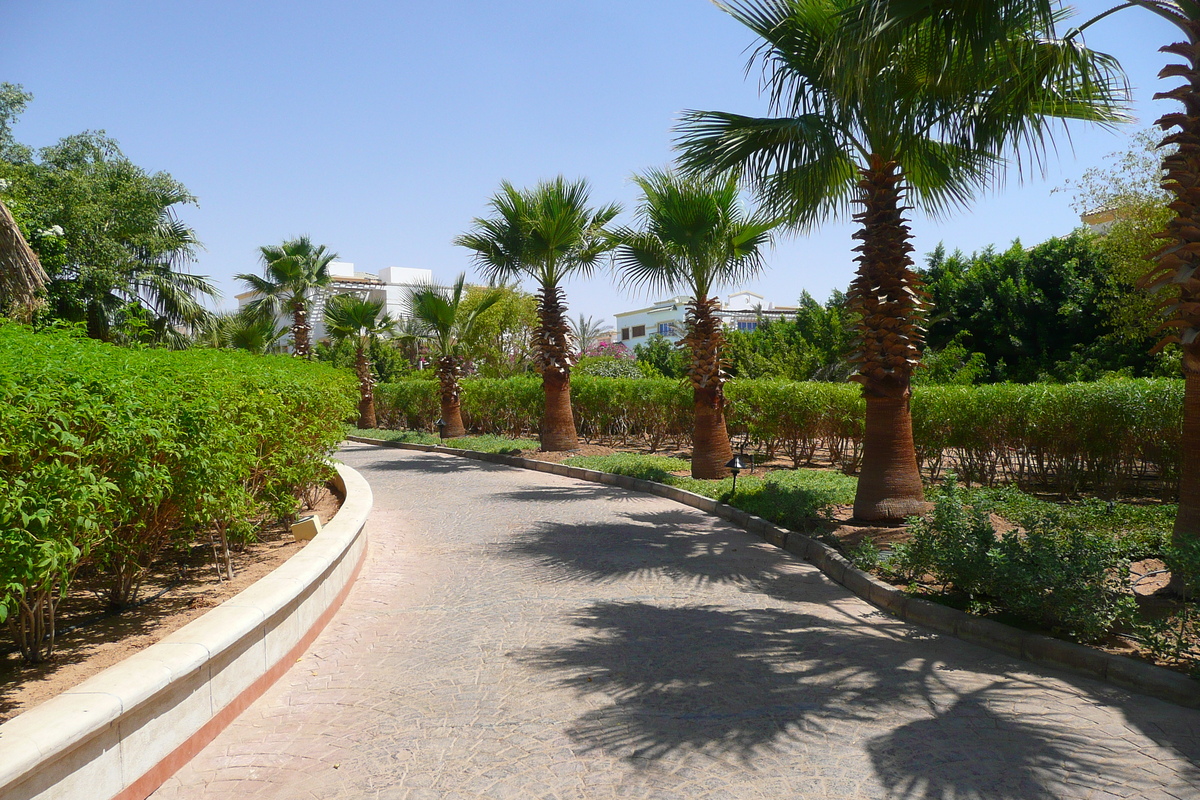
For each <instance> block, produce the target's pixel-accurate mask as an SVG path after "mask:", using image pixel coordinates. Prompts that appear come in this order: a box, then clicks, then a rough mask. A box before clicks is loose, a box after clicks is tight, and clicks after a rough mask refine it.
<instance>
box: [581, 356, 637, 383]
mask: <svg viewBox="0 0 1200 800" xmlns="http://www.w3.org/2000/svg"><path fill="white" fill-rule="evenodd" d="M574 374H575V375H577V376H578V375H595V376H596V377H598V378H629V379H632V380H638V379H640V378H644V377H645V375H643V374H642V371H641V370H640V369H638V365H637V364H636V363H634V361H633V360H632V359H628V358H617V357H616V356H584V357H583V358H581V359H579V361H578V362H576V364H575V372H574Z"/></svg>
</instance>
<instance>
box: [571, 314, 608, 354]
mask: <svg viewBox="0 0 1200 800" xmlns="http://www.w3.org/2000/svg"><path fill="white" fill-rule="evenodd" d="M569 324H570V326H571V341H573V342H574V343H575V349H576V350H577V351H578V352H579V354H580V355H583V354H584V353H586V352H587V351H588V350H591V349H592V348H593V347H595V346H596V343H597V342H599V341H600V334H602V333H604V326H603V325H601V324H600V321H599V320H597V319H596V318H595V317H585V316H584V315H583V314H580V315H579V317H578V318H576V319H573V320H570V321H569Z"/></svg>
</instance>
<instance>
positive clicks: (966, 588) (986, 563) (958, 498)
mask: <svg viewBox="0 0 1200 800" xmlns="http://www.w3.org/2000/svg"><path fill="white" fill-rule="evenodd" d="M909 530H910V532H911V534H912V539H911V540H910V541H909V543H908V544H906V545H903V546H900V547H897V550H896V556H894V557H893V559H892V561H891V564H892V569H894V570H896V571H897V572H898V573H900V574H901V575H903V576H904V577H906V578H908V579H910V580H912V579H918V578H920V577H922V576H923V575H926V574H928V575H931V576H933V578H934V580H935V581H937V582H938V583H941V584H943V585H946V586H953V587H955V588H956V589H958V590H959V591H961V592H963V593H965V594H966V595H968V596H969V597H970V598H972V599H973V600H974V599H975V598H978V597H980V596H982V595H986V594H989V593H990V591H991V589H992V570H991V563H990V553H991V551H992V549H993V548H994V547H995V545H996V531H995V529H994V528H993V527H992V523H991V520H990V519H989V518H988V515H987V512H986V511H985V510H983V509H982V508H980V507H978V506H975V507H968V506H967V505H965V503H964V497H963V492H962V489H961V488H960V487H959V486H958V481H957V480H956V477H955V475H954V473H953V472H951V473H948V474H947V476H946V481H945V483H944V484H943V488H942V491H941V492H940V493H939V495H938V497H937V499H936V500H935V502H934V507H933V513H932V514H930V516H929V518H928V519H924V518H917V519H914V520H913V521H912V524H911V526H910V528H909Z"/></svg>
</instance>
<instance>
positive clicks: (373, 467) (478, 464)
mask: <svg viewBox="0 0 1200 800" xmlns="http://www.w3.org/2000/svg"><path fill="white" fill-rule="evenodd" d="M414 452H415V453H416V454H414ZM356 469H358V470H360V471H362V472H366V473H370V472H429V473H436V474H447V473H452V472H480V471H483V472H499V471H502V470H505V469H511V468H510V467H505V466H504V465H502V464H491V463H488V462H486V461H476V460H474V459H469V458H458V457H450V458H447V457H446V456H435V455H426V454H424V453H421V452H420V451H408V454H406V455H405V456H404V458H397V459H394V460H386V461H384V460H378V461H374V462H372V463H370V464H363V465H362V466H359V467H356Z"/></svg>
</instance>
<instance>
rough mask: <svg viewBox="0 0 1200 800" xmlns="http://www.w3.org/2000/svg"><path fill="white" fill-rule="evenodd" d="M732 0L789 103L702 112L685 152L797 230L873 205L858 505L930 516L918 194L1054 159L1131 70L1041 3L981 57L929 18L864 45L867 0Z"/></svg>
mask: <svg viewBox="0 0 1200 800" xmlns="http://www.w3.org/2000/svg"><path fill="white" fill-rule="evenodd" d="M718 5H720V7H721V8H723V9H724V10H725V11H727V12H729V13H730V14H731V15H732V16H733V17H734V18H735V19H737V20H738V21H739V22H741V23H743V24H744V25H746V26H747V27H749V28H750V29H751V30H752V31H753V32H754V33H755V34H757V35H758V36H759V37H761V38H762V40H763V42H762V44H761V45H759V47H758V49H757V50H756V52H755V55H754V58H755V59H756V60H759V61H761V62H762V64H763V68H764V74H765V76H766V77H765V83H766V87H767V91H768V94H769V97H770V103H771V108H772V111H773V112H775V113H777V114H779V116H776V117H769V118H754V117H746V116H741V115H737V114H729V113H725V112H711V111H710V112H691V113H689V114H688V115H686V117H685V119H684V122H683V124H682V126H681V129H680V130H681V136H680V141H679V145H680V147H681V149H682V151H683V155H682V157H681V161H682V162H683V164H684V165H685V167H686V168H688V169H689V170H693V171H701V172H705V173H720V172H724V171H727V170H741V171H742V172H743V174H744V175H745V177H746V178H747V179H748V182H749V183H750V185H751V186H752V187H753V188H754V189H755V190H756V191H757V192H758V194H759V196H760V198H761V200H762V201H763V203H764V205H765V207H766V208H767V209H768V210H769V211H770V212H771V213H773V214H778V215H780V216H782V217H784V218H786V219H787V220H788V222H789V223H791V224H792V225H793V226H795V227H797V228H805V227H809V226H811V225H813V224H815V223H816V222H819V221H821V220H823V219H825V218H827V217H830V216H837V215H842V214H844V213H845V212H847V211H848V210H849V208H850V207H851V204H857V205H858V206H859V207H860V209H861V210H860V211H859V212H858V213H856V214H854V220H855V221H856V222H858V223H860V225H861V227H860V230H859V231H858V232H857V233H855V234H854V238H856V239H858V240H860V241H861V244H860V245H859V246H858V247H857V248H855V249H856V250H857V251H858V252H859V255H858V257H857V261H858V262H859V268H858V274H857V277H856V278H855V279H854V282H853V283H852V284H851V287H850V293H849V301H848V307H849V309H850V310H851V311H852V312H853V313H855V314H856V315H857V317H858V348H857V352H856V353H855V355H854V356H853V357H852V360H853V361H854V363H855V364H856V365H857V367H858V371H857V373H856V374H855V375H854V376H853V377H852V378H851V379H852V380H855V381H857V382H859V383H860V384H862V388H863V395H864V397H865V399H866V407H867V413H866V427H865V434H864V439H863V458H862V472H861V475H860V478H859V483H858V491H857V495H856V497H855V501H854V514H855V516H856V517H858V518H860V519H902V518H904V517H905V516H907V515H909V514H914V513H919V512H920V511H922V510H923V509H924V508H925V503H924V490H923V488H922V485H921V476H920V472H919V471H918V469H917V461H916V454H915V451H914V447H913V439H912V417H911V412H910V408H909V401H910V397H911V379H912V372H913V369H914V368H915V367H916V365H917V364H918V363H919V361H920V357H921V350H922V347H923V344H924V340H923V336H922V330H923V329H922V322H923V317H924V311H925V309H924V296H923V294H922V293H921V290H920V286H919V282H918V279H917V276H916V274H915V273H914V272H913V270H912V258H911V256H910V255H909V254H910V252H911V251H912V245H910V244H909V239H910V238H911V234H910V233H909V229H908V225H907V222H906V220H905V219H904V211H905V210H906V208H907V207H908V205H907V204H909V203H911V204H912V205H914V206H918V207H921V208H923V209H924V210H925V211H927V212H932V213H939V212H942V211H945V210H947V209H949V208H953V207H955V206H959V205H963V204H965V203H966V202H968V201H969V200H970V198H971V197H972V195H973V194H974V192H975V191H977V190H978V189H979V188H980V187H983V186H986V185H987V184H988V183H989V182H990V180H991V179H992V178H993V176H994V175H995V174H996V172H997V170H998V168H999V166H1000V165H1001V164H1002V161H1001V159H1000V155H1001V153H1002V152H1003V151H1004V150H1006V149H1008V148H1011V147H1012V146H1013V145H1016V144H1025V145H1027V146H1030V147H1032V148H1033V149H1034V151H1035V152H1036V153H1038V154H1039V157H1040V152H1041V151H1040V149H1039V148H1040V147H1042V146H1044V143H1045V141H1046V140H1047V139H1048V138H1049V133H1050V132H1049V130H1048V122H1049V121H1050V120H1054V119H1080V120H1088V121H1093V122H1100V123H1112V122H1117V121H1123V120H1124V119H1125V117H1124V116H1123V114H1122V113H1121V101H1122V99H1123V97H1124V94H1123V92H1122V91H1121V89H1122V88H1123V83H1122V82H1121V81H1120V80H1118V79H1117V78H1116V76H1117V75H1119V70H1118V71H1117V72H1116V73H1115V74H1114V73H1113V72H1112V71H1111V59H1109V60H1107V61H1106V60H1105V57H1102V56H1099V55H1096V54H1091V53H1090V51H1087V50H1086V48H1080V47H1078V45H1077V44H1075V43H1070V42H1063V41H1062V40H1059V39H1055V38H1054V37H1053V31H1052V30H1046V29H1044V28H1036V27H1031V26H1032V25H1033V22H1031V20H1030V19H1029V18H1028V17H1027V16H1018V17H1016V18H1009V19H1008V20H1007V29H1006V32H1005V34H1004V37H1003V38H1004V41H1005V47H1004V48H1003V49H1002V50H1000V49H997V50H992V51H988V52H986V53H984V54H982V55H979V54H977V53H975V52H971V51H969V50H968V48H966V47H965V46H964V45H962V43H961V42H958V43H956V42H954V41H952V40H949V41H937V42H935V41H934V40H933V39H932V38H931V37H929V36H924V35H919V34H920V33H921V32H920V31H910V35H905V36H896V37H889V36H879V37H877V39H876V40H873V41H868V42H864V41H862V36H861V29H855V28H854V26H852V25H848V24H847V20H848V18H849V17H848V15H849V14H850V13H851V12H852V10H854V9H857V8H858V5H857V0H728V2H724V3H719V4H718ZM1081 65H1083V66H1084V67H1086V69H1085V70H1083V71H1082V72H1081V71H1080V69H1078V68H1080V66H1081ZM1097 76H1098V78H1097Z"/></svg>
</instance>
